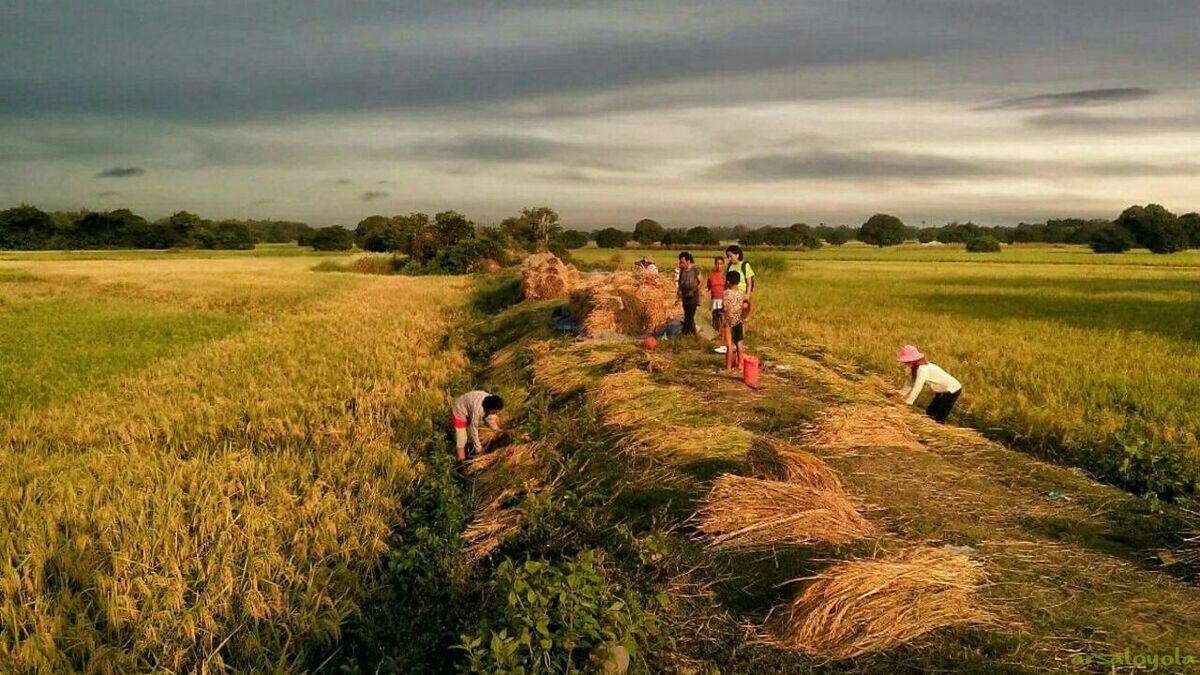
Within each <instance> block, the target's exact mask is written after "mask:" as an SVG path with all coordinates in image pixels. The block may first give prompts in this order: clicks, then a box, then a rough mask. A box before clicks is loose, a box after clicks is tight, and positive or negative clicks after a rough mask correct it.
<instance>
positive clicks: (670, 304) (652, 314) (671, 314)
mask: <svg viewBox="0 0 1200 675" xmlns="http://www.w3.org/2000/svg"><path fill="white" fill-rule="evenodd" d="M570 307H571V315H572V316H575V317H581V318H582V320H583V333H584V334H585V335H596V334H599V333H622V334H625V335H635V336H636V335H645V334H647V333H656V332H659V331H661V330H662V329H663V328H664V327H665V326H666V325H667V323H668V322H670V321H672V320H676V319H681V318H682V317H683V308H682V306H681V305H680V304H679V301H678V299H677V298H676V295H675V287H674V286H673V285H672V284H671V282H670V281H668V280H667V278H666V277H663V276H662V275H659V274H645V273H642V274H632V273H630V272H614V273H612V274H609V275H606V276H602V277H598V278H596V279H594V280H592V281H590V282H588V283H586V284H585V285H583V286H581V287H580V288H578V289H577V290H576V291H575V292H573V293H572V294H571V303H570Z"/></svg>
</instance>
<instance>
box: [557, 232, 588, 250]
mask: <svg viewBox="0 0 1200 675" xmlns="http://www.w3.org/2000/svg"><path fill="white" fill-rule="evenodd" d="M555 239H556V241H557V242H558V245H559V246H562V247H563V248H565V249H568V250H573V249H577V248H583V247H584V246H587V245H588V236H587V235H586V234H584V233H582V232H580V231H579V230H563V231H562V232H561V233H560V234H559V235H558V236H557V237H556V238H555Z"/></svg>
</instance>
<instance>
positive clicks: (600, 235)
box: [596, 227, 629, 248]
mask: <svg viewBox="0 0 1200 675" xmlns="http://www.w3.org/2000/svg"><path fill="white" fill-rule="evenodd" d="M628 241H629V233H628V232H622V231H621V230H618V229H617V228H615V227H606V228H604V229H603V230H600V231H599V232H597V233H596V245H597V246H599V247H600V248H624V247H625V243H626V242H628Z"/></svg>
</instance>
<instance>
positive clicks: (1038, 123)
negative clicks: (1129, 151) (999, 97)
mask: <svg viewBox="0 0 1200 675" xmlns="http://www.w3.org/2000/svg"><path fill="white" fill-rule="evenodd" d="M1025 123H1026V124H1028V125H1029V126H1032V127H1036V128H1039V129H1050V130H1054V131H1075V132H1080V133H1085V134H1143V133H1160V132H1166V133H1171V132H1177V131H1196V130H1200V113H1193V114H1183V115H1138V116H1136V117H1132V116H1130V117H1123V116H1116V115H1093V114H1090V113H1083V112H1076V111H1068V112H1051V113H1044V114H1041V115H1035V116H1033V117H1030V118H1028V119H1027V120H1025Z"/></svg>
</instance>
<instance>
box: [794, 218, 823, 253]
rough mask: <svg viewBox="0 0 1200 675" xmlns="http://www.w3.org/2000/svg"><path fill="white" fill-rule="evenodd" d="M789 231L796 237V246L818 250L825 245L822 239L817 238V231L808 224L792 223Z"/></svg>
mask: <svg viewBox="0 0 1200 675" xmlns="http://www.w3.org/2000/svg"><path fill="white" fill-rule="evenodd" d="M788 229H789V230H791V231H792V234H794V235H795V236H796V244H798V245H800V246H803V247H804V248H807V249H810V250H811V249H818V248H821V246H823V245H824V243H823V242H822V241H821V238H820V237H818V236H817V232H816V230H814V229H813V228H812V227H810V226H809V225H808V224H806V223H792V226H791V227H789V228H788Z"/></svg>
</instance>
